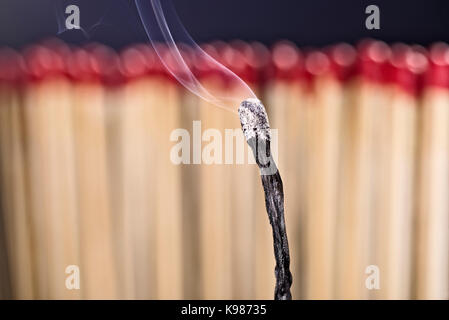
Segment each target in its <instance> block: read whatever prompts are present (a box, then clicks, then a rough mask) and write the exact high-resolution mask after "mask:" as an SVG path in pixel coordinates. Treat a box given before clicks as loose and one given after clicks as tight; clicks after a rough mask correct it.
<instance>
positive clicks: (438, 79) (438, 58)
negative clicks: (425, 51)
mask: <svg viewBox="0 0 449 320" xmlns="http://www.w3.org/2000/svg"><path fill="white" fill-rule="evenodd" d="M425 84H426V85H429V86H434V87H441V88H449V46H448V45H447V44H445V43H436V44H434V45H433V46H432V47H431V48H430V53H429V68H428V71H427V73H426V75H425Z"/></svg>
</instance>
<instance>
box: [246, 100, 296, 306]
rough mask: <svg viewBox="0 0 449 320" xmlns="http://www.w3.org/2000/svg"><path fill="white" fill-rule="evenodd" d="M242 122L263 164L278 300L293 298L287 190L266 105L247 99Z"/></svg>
mask: <svg viewBox="0 0 449 320" xmlns="http://www.w3.org/2000/svg"><path fill="white" fill-rule="evenodd" d="M239 116H240V123H241V125H242V130H243V134H244V135H245V138H246V141H247V142H248V145H249V146H250V147H251V149H252V151H253V153H254V158H255V159H256V163H257V165H258V166H259V169H260V174H261V178H262V186H263V188H264V193H265V205H266V209H267V213H268V217H269V219H270V224H271V226H272V228H273V243H274V252H275V258H276V267H275V276H276V286H275V290H274V297H275V299H276V300H291V298H292V296H291V293H290V287H291V284H292V275H291V273H290V253H289V248H288V240H287V232H286V227H285V221H284V192H283V186H282V179H281V176H280V174H279V171H278V170H277V167H276V164H275V163H274V160H273V157H272V154H271V150H270V142H271V133H270V125H269V123H268V117H267V114H266V111H265V107H264V106H263V105H262V103H261V102H260V101H259V100H257V99H253V98H249V99H247V100H245V101H243V102H242V103H241V104H240V107H239Z"/></svg>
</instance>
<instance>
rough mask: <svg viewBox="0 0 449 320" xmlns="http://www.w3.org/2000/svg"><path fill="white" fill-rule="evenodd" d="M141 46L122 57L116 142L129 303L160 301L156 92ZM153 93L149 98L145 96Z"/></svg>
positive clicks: (119, 219) (122, 251)
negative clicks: (140, 300)
mask: <svg viewBox="0 0 449 320" xmlns="http://www.w3.org/2000/svg"><path fill="white" fill-rule="evenodd" d="M146 48H147V47H146V46H145V48H143V46H136V47H132V48H129V49H127V50H125V51H124V52H123V53H122V56H121V58H122V65H123V72H124V75H125V76H126V77H127V82H126V83H125V84H124V89H123V93H122V94H123V96H122V105H120V106H119V109H118V110H117V113H118V117H119V121H120V124H119V126H118V127H117V132H116V134H117V137H116V139H117V140H118V141H119V142H118V144H119V145H120V151H119V154H118V155H117V157H118V159H119V161H118V162H119V167H120V169H119V172H120V174H119V176H120V181H121V185H120V187H119V193H120V197H121V202H122V203H121V210H120V213H119V216H118V217H117V227H118V228H119V230H120V231H119V232H120V234H121V241H120V243H118V249H119V253H118V254H119V255H120V256H121V257H122V259H123V261H122V262H121V263H120V270H121V271H120V273H121V274H122V276H121V280H122V281H121V286H122V287H123V288H124V290H125V296H126V298H127V299H136V298H137V299H154V298H156V297H157V289H156V286H157V283H156V270H155V259H154V257H152V254H151V253H152V252H153V253H154V252H155V249H156V247H155V241H156V237H155V231H154V229H155V216H156V204H155V202H156V199H155V198H156V186H154V181H156V174H155V171H154V170H153V168H154V167H155V166H156V161H155V156H152V154H154V153H155V147H154V144H153V142H152V139H153V136H152V133H153V132H152V130H154V129H152V127H153V126H154V123H153V122H154V120H153V119H154V114H152V113H153V109H154V108H155V107H154V94H155V93H154V92H153V90H152V84H153V83H152V82H151V80H150V78H149V74H148V70H149V69H148V67H149V65H148V64H149V63H150V61H149V59H147V57H146V55H145V49H146ZM147 91H150V94H148V93H147Z"/></svg>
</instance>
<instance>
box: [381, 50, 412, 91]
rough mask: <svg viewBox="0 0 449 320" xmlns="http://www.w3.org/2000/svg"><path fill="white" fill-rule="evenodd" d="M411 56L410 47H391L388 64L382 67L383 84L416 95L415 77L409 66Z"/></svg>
mask: <svg viewBox="0 0 449 320" xmlns="http://www.w3.org/2000/svg"><path fill="white" fill-rule="evenodd" d="M412 55H413V51H412V49H411V47H410V46H408V45H405V44H403V43H397V44H394V45H393V46H392V51H391V55H390V57H389V59H388V63H387V64H386V65H385V66H384V68H383V70H384V74H385V82H386V83H388V84H391V85H396V86H397V87H399V88H401V89H402V90H404V91H405V92H407V93H409V94H412V95H415V94H417V89H418V87H417V76H416V73H414V72H413V71H412V69H411V68H410V65H409V59H410V57H411V56H412Z"/></svg>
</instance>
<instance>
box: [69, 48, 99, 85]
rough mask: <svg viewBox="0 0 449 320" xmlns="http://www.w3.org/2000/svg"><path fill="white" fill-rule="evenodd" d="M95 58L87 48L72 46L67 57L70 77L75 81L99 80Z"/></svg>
mask: <svg viewBox="0 0 449 320" xmlns="http://www.w3.org/2000/svg"><path fill="white" fill-rule="evenodd" d="M96 63H97V61H96V59H95V58H94V57H93V56H92V53H90V52H89V51H88V50H86V49H83V48H74V49H73V50H72V53H71V55H70V57H68V59H67V64H68V71H69V75H70V77H71V78H72V79H73V80H75V81H99V80H100V75H99V74H98V72H97V70H98V68H99V67H98V66H95V64H96Z"/></svg>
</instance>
